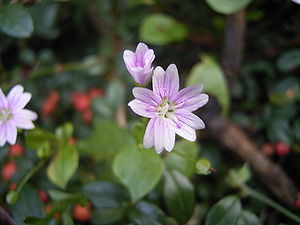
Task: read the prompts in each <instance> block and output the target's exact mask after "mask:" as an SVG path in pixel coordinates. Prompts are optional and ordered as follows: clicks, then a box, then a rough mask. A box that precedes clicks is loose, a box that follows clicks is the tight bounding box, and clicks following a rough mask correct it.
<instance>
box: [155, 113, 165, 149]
mask: <svg viewBox="0 0 300 225" xmlns="http://www.w3.org/2000/svg"><path fill="white" fill-rule="evenodd" d="M164 125H165V124H164V121H163V119H162V118H160V117H157V118H156V120H155V124H154V147H155V151H156V152H157V154H160V153H161V152H162V151H163V150H164V129H165V126H164Z"/></svg>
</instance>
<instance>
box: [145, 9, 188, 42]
mask: <svg viewBox="0 0 300 225" xmlns="http://www.w3.org/2000/svg"><path fill="white" fill-rule="evenodd" d="M139 34H140V39H141V40H142V41H144V42H146V43H149V44H155V45H165V44H169V43H172V42H177V41H182V40H184V39H185V38H186V37H187V35H188V29H187V27H186V26H185V25H184V24H182V23H179V22H177V21H176V20H175V19H173V18H172V17H170V16H167V15H164V14H151V15H149V16H147V17H146V18H145V19H144V20H143V21H142V23H141V26H140V28H139Z"/></svg>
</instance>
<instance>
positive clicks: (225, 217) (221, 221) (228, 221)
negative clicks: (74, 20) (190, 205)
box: [205, 196, 241, 225]
mask: <svg viewBox="0 0 300 225" xmlns="http://www.w3.org/2000/svg"><path fill="white" fill-rule="evenodd" d="M240 213H241V203H240V200H239V199H238V198H237V197H235V196H227V197H225V198H223V199H221V200H220V201H219V202H217V203H216V204H215V205H214V206H213V207H212V208H211V209H210V210H209V212H208V214H207V218H206V221H205V225H236V223H237V220H238V219H239V217H240Z"/></svg>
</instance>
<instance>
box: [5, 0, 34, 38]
mask: <svg viewBox="0 0 300 225" xmlns="http://www.w3.org/2000/svg"><path fill="white" fill-rule="evenodd" d="M0 30H1V31H2V32H3V33H5V34H7V35H10V36H12V37H17V38H28V37H30V35H31V33H32V32H33V23H32V19H31V16H30V14H29V12H28V11H27V9H25V8H24V7H23V6H22V5H19V4H8V5H6V6H4V7H2V8H0Z"/></svg>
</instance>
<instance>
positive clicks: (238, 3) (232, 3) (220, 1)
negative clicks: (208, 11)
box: [206, 0, 252, 15]
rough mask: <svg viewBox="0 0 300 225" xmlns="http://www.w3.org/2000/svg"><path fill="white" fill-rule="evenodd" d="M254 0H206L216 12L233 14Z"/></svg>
mask: <svg viewBox="0 0 300 225" xmlns="http://www.w3.org/2000/svg"><path fill="white" fill-rule="evenodd" d="M251 1H252V0H206V2H207V4H208V5H209V6H210V7H211V8H212V9H213V10H215V11H216V12H218V13H222V14H225V15H229V14H233V13H235V12H237V11H239V10H240V9H242V8H244V7H246V6H247V5H248V4H249V3H250V2H251Z"/></svg>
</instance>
